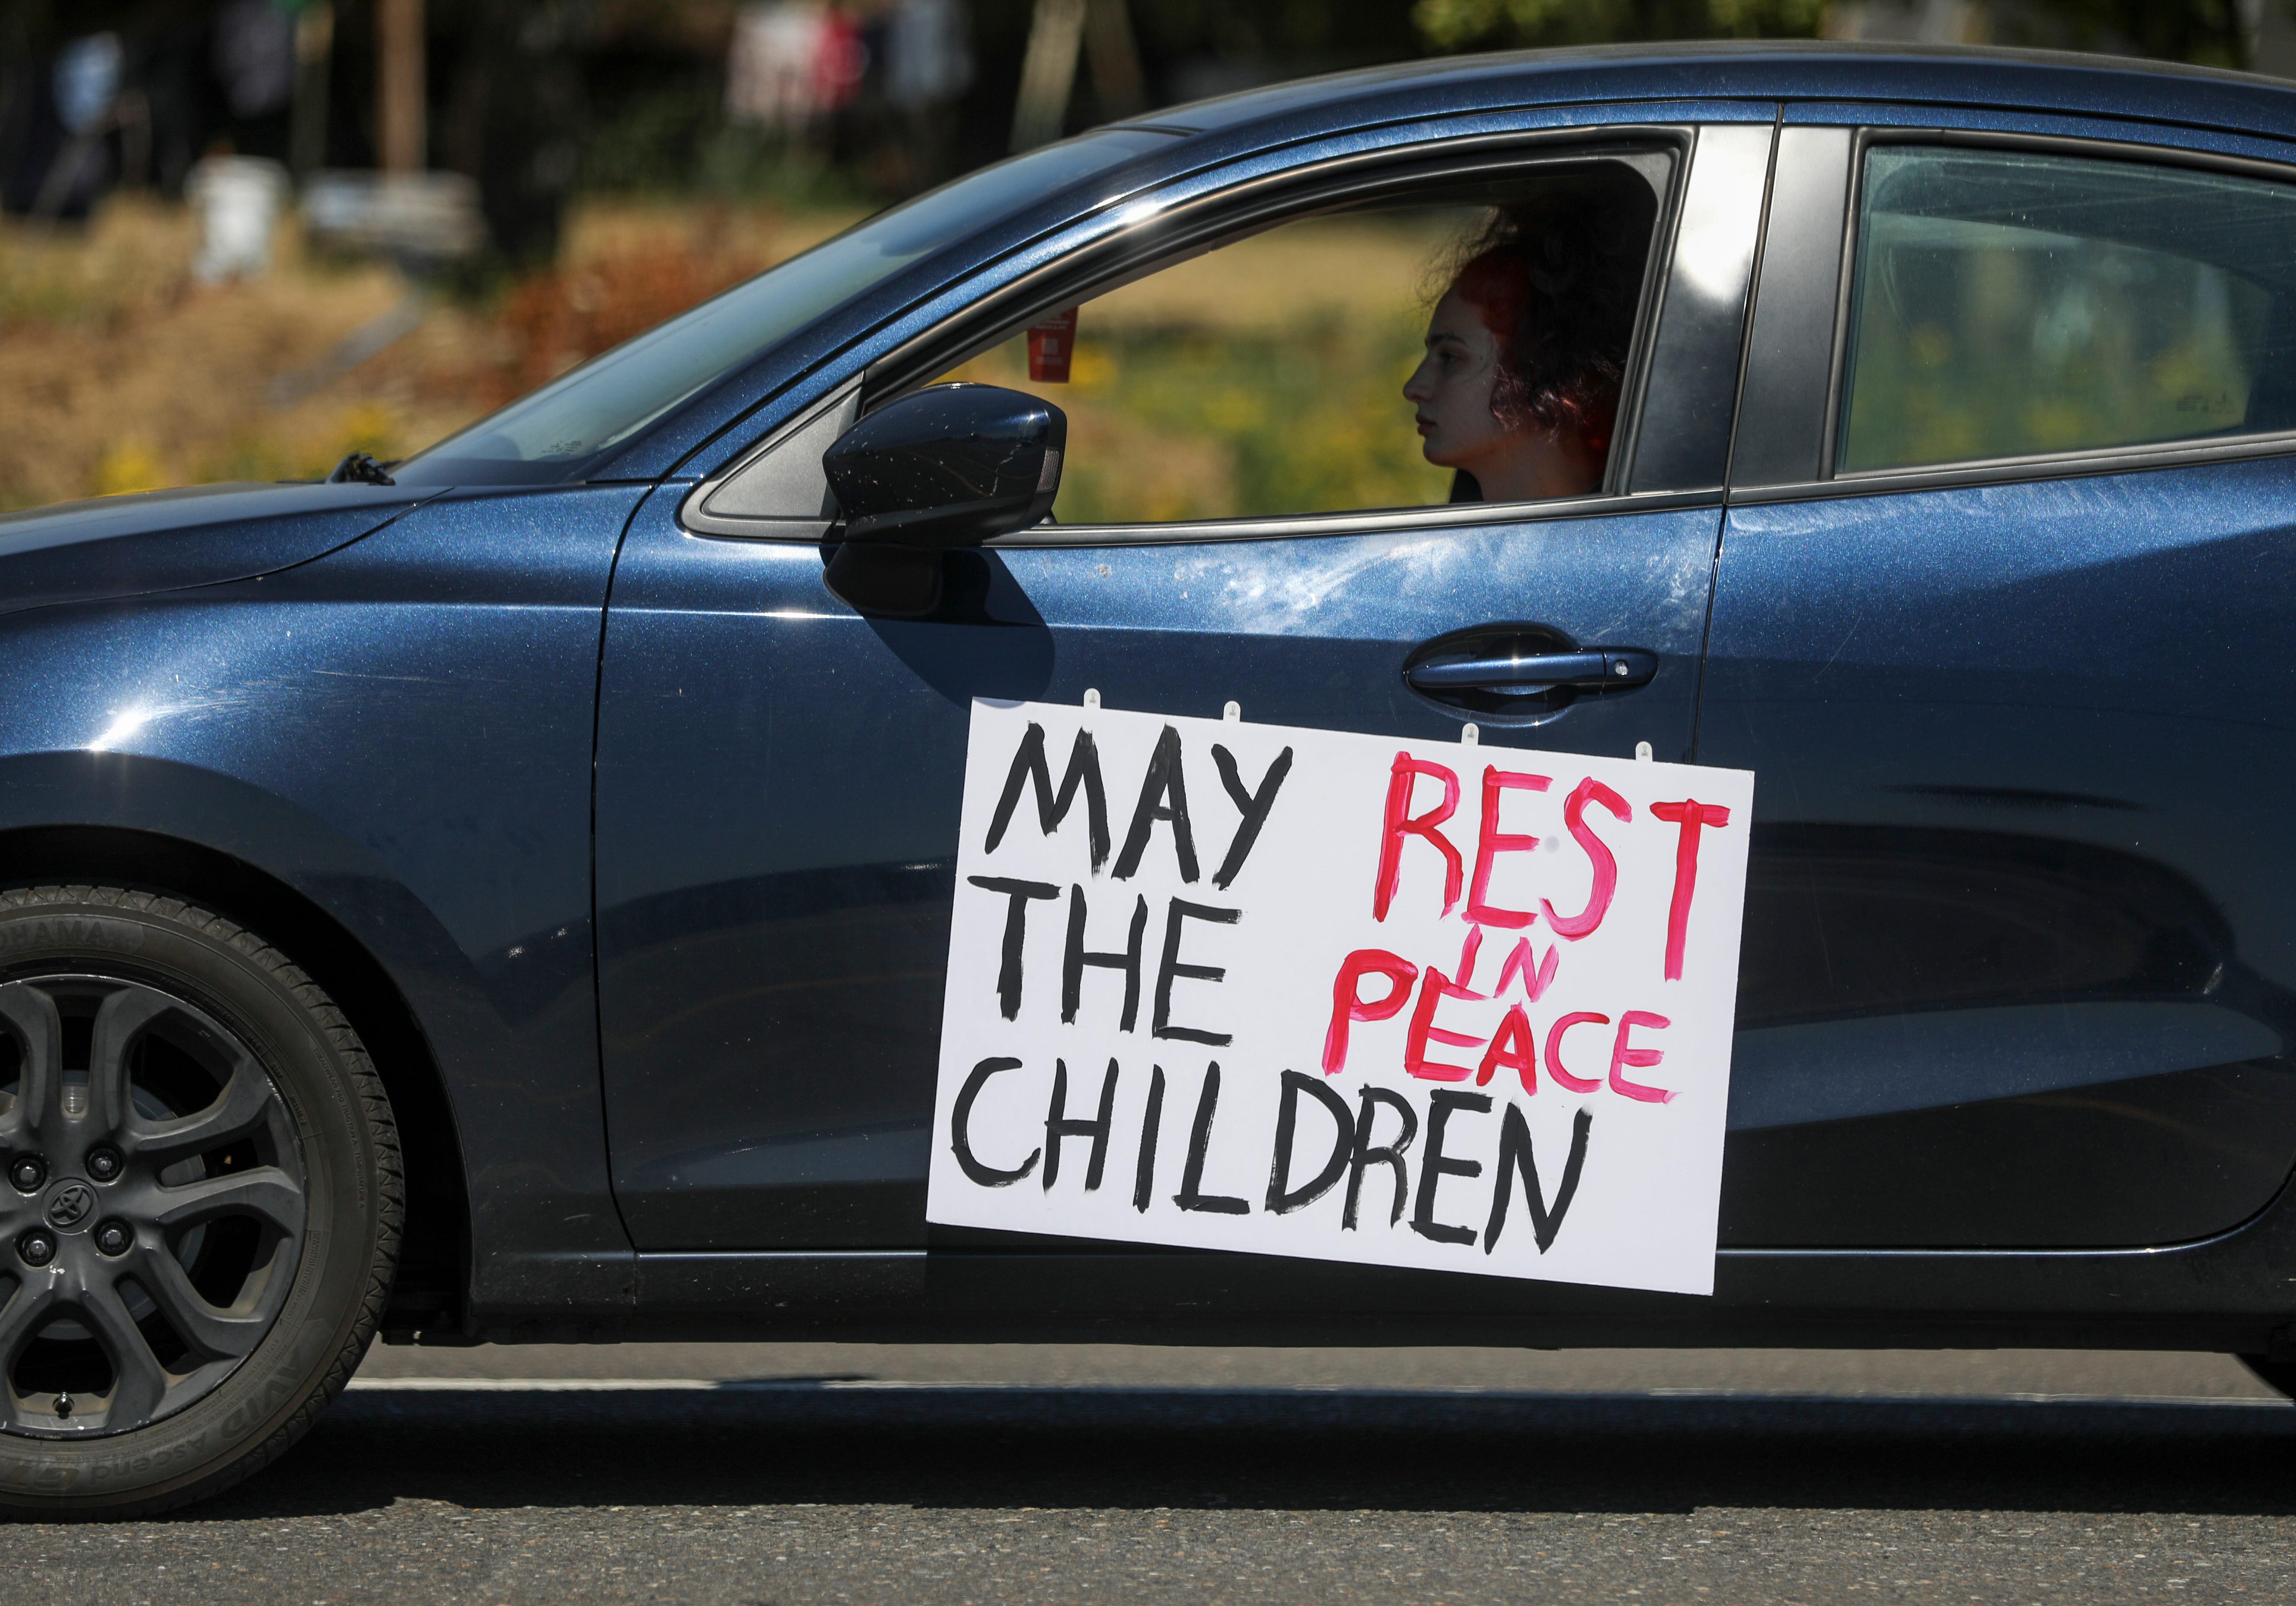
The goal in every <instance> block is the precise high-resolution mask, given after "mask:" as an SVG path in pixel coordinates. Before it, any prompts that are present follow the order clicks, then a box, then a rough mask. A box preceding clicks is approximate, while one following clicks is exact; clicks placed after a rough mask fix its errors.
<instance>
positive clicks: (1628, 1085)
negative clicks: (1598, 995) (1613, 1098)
mask: <svg viewBox="0 0 2296 1606" xmlns="http://www.w3.org/2000/svg"><path fill="white" fill-rule="evenodd" d="M1673 1024H1674V1022H1672V1021H1671V1020H1668V1019H1667V1018H1666V1017H1665V1016H1664V1015H1653V1014H1652V1013H1651V1012H1650V1011H1648V1010H1628V1012H1626V1013H1625V1014H1623V1015H1621V1016H1620V1017H1619V1037H1618V1042H1617V1043H1616V1044H1615V1045H1612V1047H1611V1092H1612V1093H1623V1094H1626V1095H1627V1096H1628V1098H1630V1099H1634V1100H1636V1101H1638V1102H1642V1103H1644V1104H1671V1103H1673V1102H1674V1094H1672V1093H1671V1092H1669V1091H1668V1090H1667V1089H1666V1088H1663V1087H1645V1086H1643V1085H1642V1084H1641V1083H1640V1082H1629V1081H1628V1080H1627V1078H1626V1077H1622V1076H1620V1074H1619V1069H1620V1067H1621V1066H1625V1065H1631V1066H1633V1067H1635V1068H1636V1069H1637V1070H1639V1069H1644V1068H1645V1067H1648V1066H1652V1065H1655V1064H1657V1063H1658V1062H1659V1061H1661V1060H1663V1059H1665V1058H1666V1050H1664V1049H1662V1048H1628V1046H1627V1034H1628V1032H1630V1031H1632V1030H1634V1029H1635V1028H1636V1027H1637V1026H1646V1027H1649V1028H1651V1029H1652V1031H1661V1030H1663V1029H1665V1028H1667V1027H1669V1026H1671V1025H1673Z"/></svg>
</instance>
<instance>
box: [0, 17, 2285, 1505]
mask: <svg viewBox="0 0 2296 1606" xmlns="http://www.w3.org/2000/svg"><path fill="white" fill-rule="evenodd" d="M1494 264H1496V266H1494ZM1431 307H1432V308H1433V310H1432V312H1431V310H1430V308H1431ZM1479 364H1480V367H1478V366H1477V365H1479ZM1415 365H1417V366H1416V367H1415ZM1478 374H1480V378H1477V377H1476V376H1477V375H1478ZM1463 386H1464V387H1465V389H1464V390H1462V389H1461V387H1463ZM1477 387H1480V389H1478V388H1477ZM1462 394H1465V395H1467V396H1468V397H1469V402H1470V403H1471V404H1472V405H1465V406H1462V405H1460V404H1459V402H1458V397H1460V396H1461V395H1462ZM1478 409H1480V411H1478ZM1495 421H1496V422H1495ZM1479 431H1480V433H1479ZM1494 431H1496V433H1494ZM1525 441H1532V442H1543V443H1545V444H1544V445H1543V446H1542V447H1540V450H1541V451H1543V452H1544V453H1545V454H1546V455H1544V456H1536V455H1533V456H1522V455H1520V454H1518V455H1513V456H1510V455H1509V454H1510V452H1513V451H1514V450H1515V448H1516V447H1521V445H1522V443H1523V442H1525ZM1510 442H1512V443H1513V444H1512V445H1510V444H1509V443H1510ZM1534 458H1535V460H1534ZM0 610H4V614H0V652H4V662H5V664H6V667H7V668H6V673H5V675H4V676H0V1024H4V1031H0V1082H4V1091H5V1094H6V1100H7V1102H6V1105H5V1108H4V1110H0V1161H4V1166H5V1184H0V1206H4V1209H5V1211H6V1219H5V1221H4V1223H0V1270H4V1273H5V1278H6V1282H7V1284H8V1288H9V1291H8V1293H7V1299H6V1303H5V1304H4V1305H0V1369H4V1372H5V1379H6V1389H5V1392H4V1396H0V1504H4V1505H5V1506H6V1507H7V1508H8V1509H10V1510H12V1511H13V1512H18V1513H21V1514H27V1515H41V1516H45V1517H51V1518H53V1517H59V1516H68V1515H96V1514H108V1515H120V1514H127V1513H138V1512H151V1511H153V1510H157V1509H160V1508H162V1507H165V1506H168V1505H170V1504H178V1503H181V1502H184V1501H186V1500H190V1499H193V1498H194V1497H197V1496H199V1495H204V1494H207V1493H210V1492H213V1491H214V1490H217V1489H218V1488H221V1487H225V1486H226V1485H228V1484H230V1483H232V1482H233V1481H234V1480H236V1479H240V1478H242V1477H244V1476H246V1475H247V1474H248V1473H250V1471H253V1470H255V1469H257V1468H258V1467H260V1466H262V1465H263V1464H264V1463H266V1462H267V1461H269V1460H270V1459H272V1458H273V1457H275V1456H276V1455H278V1454H281V1453H283V1451H284V1450H285V1449H286V1448H287V1447H288V1446H290V1445H291V1444H292V1442H293V1441H294V1440H295V1438H296V1437H297V1436H298V1435H299V1433H300V1432H301V1431H302V1430H304V1429H305V1428H306V1427H307V1425H308V1424H309V1423H310V1422H311V1421H312V1420H313V1418H314V1416H315V1415H316V1413H317V1412H318V1411H319V1410H320V1409H321V1408H322V1407H323V1406H324V1405H325V1404H326V1403H327V1401H328V1400H329V1399H331V1398H332V1396H333V1395H334V1394H335V1393H336V1392H337V1391H338V1390H340V1389H341V1388H342V1386H343V1384H344V1382H345V1381H346V1380H347V1378H348V1375H349V1374H350V1372H352V1371H353V1369H354V1368H355V1367H356V1366H357V1364H358V1363H359V1360H360V1358H361V1356H363V1354H364V1353H365V1349H366V1347H367V1345H368V1344H369V1342H370V1341H371V1340H373V1338H374V1337H375V1336H376V1335H377V1334H378V1333H379V1334H380V1335H381V1337H382V1338H383V1340H385V1341H386V1342H409V1341H421V1342H443V1343H472V1342H521V1341H542V1340H553V1341H554V1340H576V1339H580V1340H611V1339H616V1338H640V1337H644V1338H653V1339H703V1338H711V1339H723V1338H732V1337H741V1338H751V1339H758V1338H807V1339H837V1338H841V1339H856V1340H927V1339H931V1340H966V1341H981V1340H1112V1341H1125V1340H1150V1341H1154V1342H1159V1343H1175V1342H1181V1343H1185V1342H1204V1343H1254V1344H1309V1343H1345V1344H1365V1343H1376V1344H1409V1343H1420V1342H1425V1343H1441V1344H1486V1345H1546V1346H1554V1345H1581V1344H1603V1343H1631V1344H1645V1345H1647V1344H1676V1343H1679V1344H1698V1345H1723V1344H1798V1345H1827V1344H1838V1345H1861V1344H1888V1345H1933V1346H1960V1345H1967V1346H2007V1345H2024V1344H2032V1345H2059V1346H2124V1347H2140V1348H2189V1349H2195V1350H2215V1351H2223V1352H2228V1353H2235V1354H2239V1355H2243V1356H2248V1357H2251V1362H2252V1364H2255V1365H2257V1366H2258V1368H2259V1370H2260V1371H2261V1372H2263V1373H2264V1374H2265V1375H2266V1376H2267V1377H2268V1378H2273V1379H2276V1380H2280V1379H2285V1378H2287V1377H2288V1376H2290V1374H2291V1373H2292V1372H2296V1204H2292V1203H2291V1202H2290V1200H2288V1198H2287V1189H2288V1182H2289V1177H2290V1173H2291V1170H2292V1167H2296V1066H2292V1063H2291V1061H2290V1058H2289V1055H2290V1040H2291V1034H2292V1033H2296V991H2292V987H2296V839H2292V835H2291V826H2290V820H2291V810H2292V795H2296V794H2292V791H2291V789H2292V787H2296V653H2292V652H2291V651H2290V650H2289V637H2288V636H2287V635H2284V634H2283V632H2284V631H2286V630H2288V629H2290V627H2291V621H2292V620H2296V86H2280V85H2276V84H2273V83H2270V82H2267V81H2266V80H2263V79H2260V78H2246V77H2243V76H2240V75H2236V74H2229V73H2221V72H2210V71H2201V70H2175V69H2165V68H2159V67H2147V66H2143V65H2139V64H2136V63H2132V62H2125V61H2101V60H2094V59H2083V58H2076V57H2071V56H2050V55H2040V54H2022V53H2008V52H1962V51H1944V50H1926V49H1919V50H1917V49H1908V50H1904V51H1890V50H1882V49H1854V50H1853V49H1848V48H1839V47H1810V48H1797V47H1791V46H1782V45H1761V46H1750V47H1743V48H1733V47H1718V46H1717V47H1707V46H1669V47H1664V48H1649V49H1636V50H1620V51H1591V52H1574V53H1534V54H1525V55H1514V56H1494V57H1484V58H1466V59H1457V60H1449V61H1435V62H1428V63H1422V64H1415V65H1410V66H1404V67H1397V68H1391V69H1384V70H1375V71H1369V72H1361V73H1355V74H1350V75H1347V76H1342V77H1336V78H1322V79H1316V80H1313V81H1309V82H1305V83H1299V84H1292V85H1286V86H1279V87H1275V88H1271V89H1267V90H1262V91H1257V92H1253V93H1250V94H1242V95H1238V96H1234V97H1230V98H1227V99H1224V100H1218V101H1213V102H1206V103H1204V104H1201V105H1196V106H1191V107H1184V108H1180V109H1178V110H1173V111H1162V112H1159V113H1156V114H1154V115H1153V116H1152V118H1151V119H1146V120H1142V121H1139V122H1135V123H1128V124H1123V125H1119V126H1114V127H1105V128H1101V129H1098V130H1095V131H1094V132H1092V133H1089V134H1087V135H1081V136H1079V137H1078V138H1075V139H1071V140H1069V141H1067V142H1065V143H1059V144H1054V145H1051V146H1047V147H1045V148H1042V149H1039V150H1036V151H1033V152H1029V153H1027V154H1025V155H1021V156H1019V157H1015V158H1013V160H1009V161H1006V162H1004V163H1001V164H999V165H997V166H996V167H992V168H987V169H985V170H983V171H981V172H979V173H976V174H974V175H972V176H969V177H967V178H964V179H963V180H960V181H958V182H957V183H955V184H950V185H948V186H947V187H946V188H943V189H940V190H939V191H936V192H934V193H931V194H929V195H926V196H923V197H922V198H920V199H918V200H915V201H910V202H909V203H907V204H906V205H904V206H901V207H898V208H897V209H893V210H891V211H890V212H887V213H885V214H883V215H881V216H880V217H876V218H874V219H872V220H871V221H869V222H867V223H865V224H863V225H859V226H858V227H857V228H855V229H853V230H852V231H850V232H849V233H848V234H843V235H841V236H840V237H839V238H837V239H835V240H832V241H831V242H828V243H827V244H824V245H823V246H820V247H819V248H817V249H816V250H813V251H811V252H809V253H808V254H806V255H803V256H800V257H798V258H793V259H792V260H791V261H789V262H787V263H786V264H784V265H783V266H779V267H777V268H775V269H774V270H773V271H771V272H769V273H767V274H764V275H762V276H761V277H759V278H757V279H755V280H752V281H750V283H746V284H744V285H742V286H740V287H738V288H736V289H734V290H733V291H728V292H727V293H726V294H725V295H722V296H720V297H718V298H717V299H714V300H712V301H709V302H708V303H705V304H704V305H702V306H701V307H697V308H695V309H694V310H693V311H691V312H689V313H687V314H685V315H684V316H682V317H680V318H677V319H676V320H674V321H672V322H670V323H668V324H664V325H662V326H661V327H660V328H658V329H656V330H654V331H652V332H650V333H647V334H644V335H642V336H640V337H639V338H637V339H636V340H632V341H631V342H629V343H628V344H627V345H625V346H623V347H621V348H618V349H616V350H614V351H611V352H609V353H608V354H606V355H605V356H602V357H599V358H598V359H596V360H595V361H594V362H592V363H590V364H588V365H586V366H584V367H582V368H580V369H578V370H576V371H575V372H573V373H569V374H567V375H566V376H564V377H563V378H562V379H560V380H558V381H555V382H553V383H552V384H551V385H549V386H547V387H546V388H545V389H542V390H540V391H537V392H536V393H535V394H533V395H531V396H529V397H525V398H524V399H522V400H521V401H519V402H517V403H514V404H513V405H512V406H510V407H508V408H506V409H504V411H502V412H501V413H498V414H495V415H494V416H492V417H490V418H488V419H486V420H484V421H482V422H480V423H478V424H476V425H474V426H472V427H471V429H470V430H466V431H464V432H463V433H462V434H459V435H456V436H455V437H453V438H449V439H447V440H446V441H444V442H443V443H441V444H439V446H437V447H432V448H431V449H430V450H429V451H426V452H424V453H422V454H421V455H417V456H415V457H414V458H412V459H410V460H408V461H406V462H404V463H398V464H395V465H390V466H389V467H387V468H385V467H379V466H377V465H374V464H372V463H365V462H364V461H356V460H355V461H351V462H348V463H346V465H345V466H344V468H342V469H341V470H339V471H338V472H337V476H336V478H335V479H334V480H332V481H331V482H329V483H325V484H317V485H286V486H274V487H257V486H245V485H235V486H216V487H207V488H199V489H194V490H185V491H177V492H165V493H158V494H154V495H150V496H135V497H125V498H119V499H114V500H109V501H102V502H93V503H85V504H76V505H72V506H68V507H61V508H54V509H48V510H43V511H39V512H30V513H23V514H17V515H12V516H11V517H9V518H6V519H4V520H0ZM1087 692H1094V693H1096V694H1097V695H1098V696H1099V697H1100V698H1103V699H1104V700H1106V703H1107V705H1108V706H1110V707H1111V708H1119V709H1147V710H1153V711H1158V712H1165V713H1172V714H1186V715H1197V716H1203V717H1218V715H1219V714H1220V712H1221V710H1222V709H1223V708H1224V706H1225V705H1226V703H1227V702H1229V701H1237V702H1240V703H1241V704H1242V707H1243V709H1245V710H1246V711H1247V712H1248V714H1249V717H1251V718H1252V719H1254V720H1256V721H1266V722H1269V723H1273V724H1284V725H1308V726H1321V727H1327V728H1333V729H1339V730H1348V731H1361V732H1370V733H1381V734H1385V735H1391V736H1398V737H1407V738H1423V739H1431V740H1448V741H1456V740H1458V739H1459V738H1460V735H1461V732H1462V728H1463V726H1464V725H1467V724H1469V723H1472V724H1474V725H1477V726H1478V727H1479V728H1480V730H1481V731H1482V733H1484V735H1485V738H1486V740H1488V741H1492V742H1505V743H1508V744H1512V745H1516V746H1522V747H1544V748H1549V749H1557V750H1565V751H1572V752H1580V753H1587V754H1595V755H1604V756H1610V757H1620V758H1625V757H1632V756H1634V755H1635V754H1636V752H1637V750H1646V751H1648V752H1650V753H1652V754H1654V755H1655V756H1656V757H1658V758H1661V759H1671V760H1679V761H1694V762H1697V763H1700V764H1705V765H1713V766H1727V767H1733V768H1738V769H1745V770H1751V771H1753V772H1754V773H1755V774H1756V775H1757V777H1758V781H1759V790H1758V791H1757V794H1756V796H1757V806H1756V809H1755V813H1754V817H1753V819H1752V822H1751V857H1750V860H1749V864H1750V869H1749V873H1748V891H1747V897H1746V904H1745V915H1744V938H1743V943H1744V946H1743V963H1742V971H1741V977H1740V981H1739V990H1738V1005H1737V1036H1736V1040H1735V1050H1734V1066H1733V1085H1732V1088H1731V1102H1730V1109H1729V1136H1728V1141H1727V1148H1726V1160H1725V1165H1724V1169H1723V1181H1722V1195H1721V1208H1720V1229H1719V1230H1720V1246H1721V1247H1720V1250H1719V1262H1718V1268H1717V1274H1716V1286H1715V1292H1714V1294H1713V1296H1712V1297H1711V1298H1692V1297H1686V1296H1677V1295H1667V1294H1652V1293H1636V1292H1622V1291H1614V1290H1598V1289H1592V1288H1587V1287H1579V1286H1566V1285H1562V1284H1556V1283H1546V1282H1527V1281H1511V1280H1505V1279H1499V1278H1488V1277H1466V1276H1457V1275H1452V1274H1439V1273H1433V1272H1409V1271H1402V1270H1396V1269H1391V1268H1378V1267H1369V1266H1342V1265H1336V1264H1330V1263H1325V1262H1321V1261H1309V1260H1291V1259H1267V1258H1247V1257H1242V1256H1234V1255H1218V1254H1210V1253H1193V1252H1191V1253H1179V1252H1171V1251H1156V1250H1147V1251H1144V1250H1137V1249H1133V1248H1127V1247H1119V1246H1109V1245H1099V1244H1095V1243H1092V1242H1086V1241H1070V1240H1060V1239H1049V1238H1047V1239H1035V1238H1029V1237H1025V1236H1021V1235H1018V1234H1002V1233H988V1232H984V1231H971V1230H961V1229H955V1228H946V1227H931V1226H928V1225H927V1222H926V1219H925V1210H924V1179H925V1176H926V1170H927V1163H928V1149H929V1142H928V1139H929V1128H930V1119H931V1110H932V1100H933V1093H934V1077H935V1064H936V1052H937V1040H938V1035H939V1018H940V1002H941V989H942V977H943V971H944V966H945V963H946V958H947V942H948V932H949V929H950V912H951V899H952V897H953V895H954V879H955V877H954V864H955V852H956V847H957V810H958V806H959V792H960V783H961V780H962V777H963V773H964V761H965V742H966V730H967V717H968V709H970V707H971V703H972V700H973V699H974V698H977V697H986V698H998V699H1029V700H1036V701H1048V702H1065V703H1077V702H1078V701H1082V700H1084V699H1085V698H1086V697H1087Z"/></svg>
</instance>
